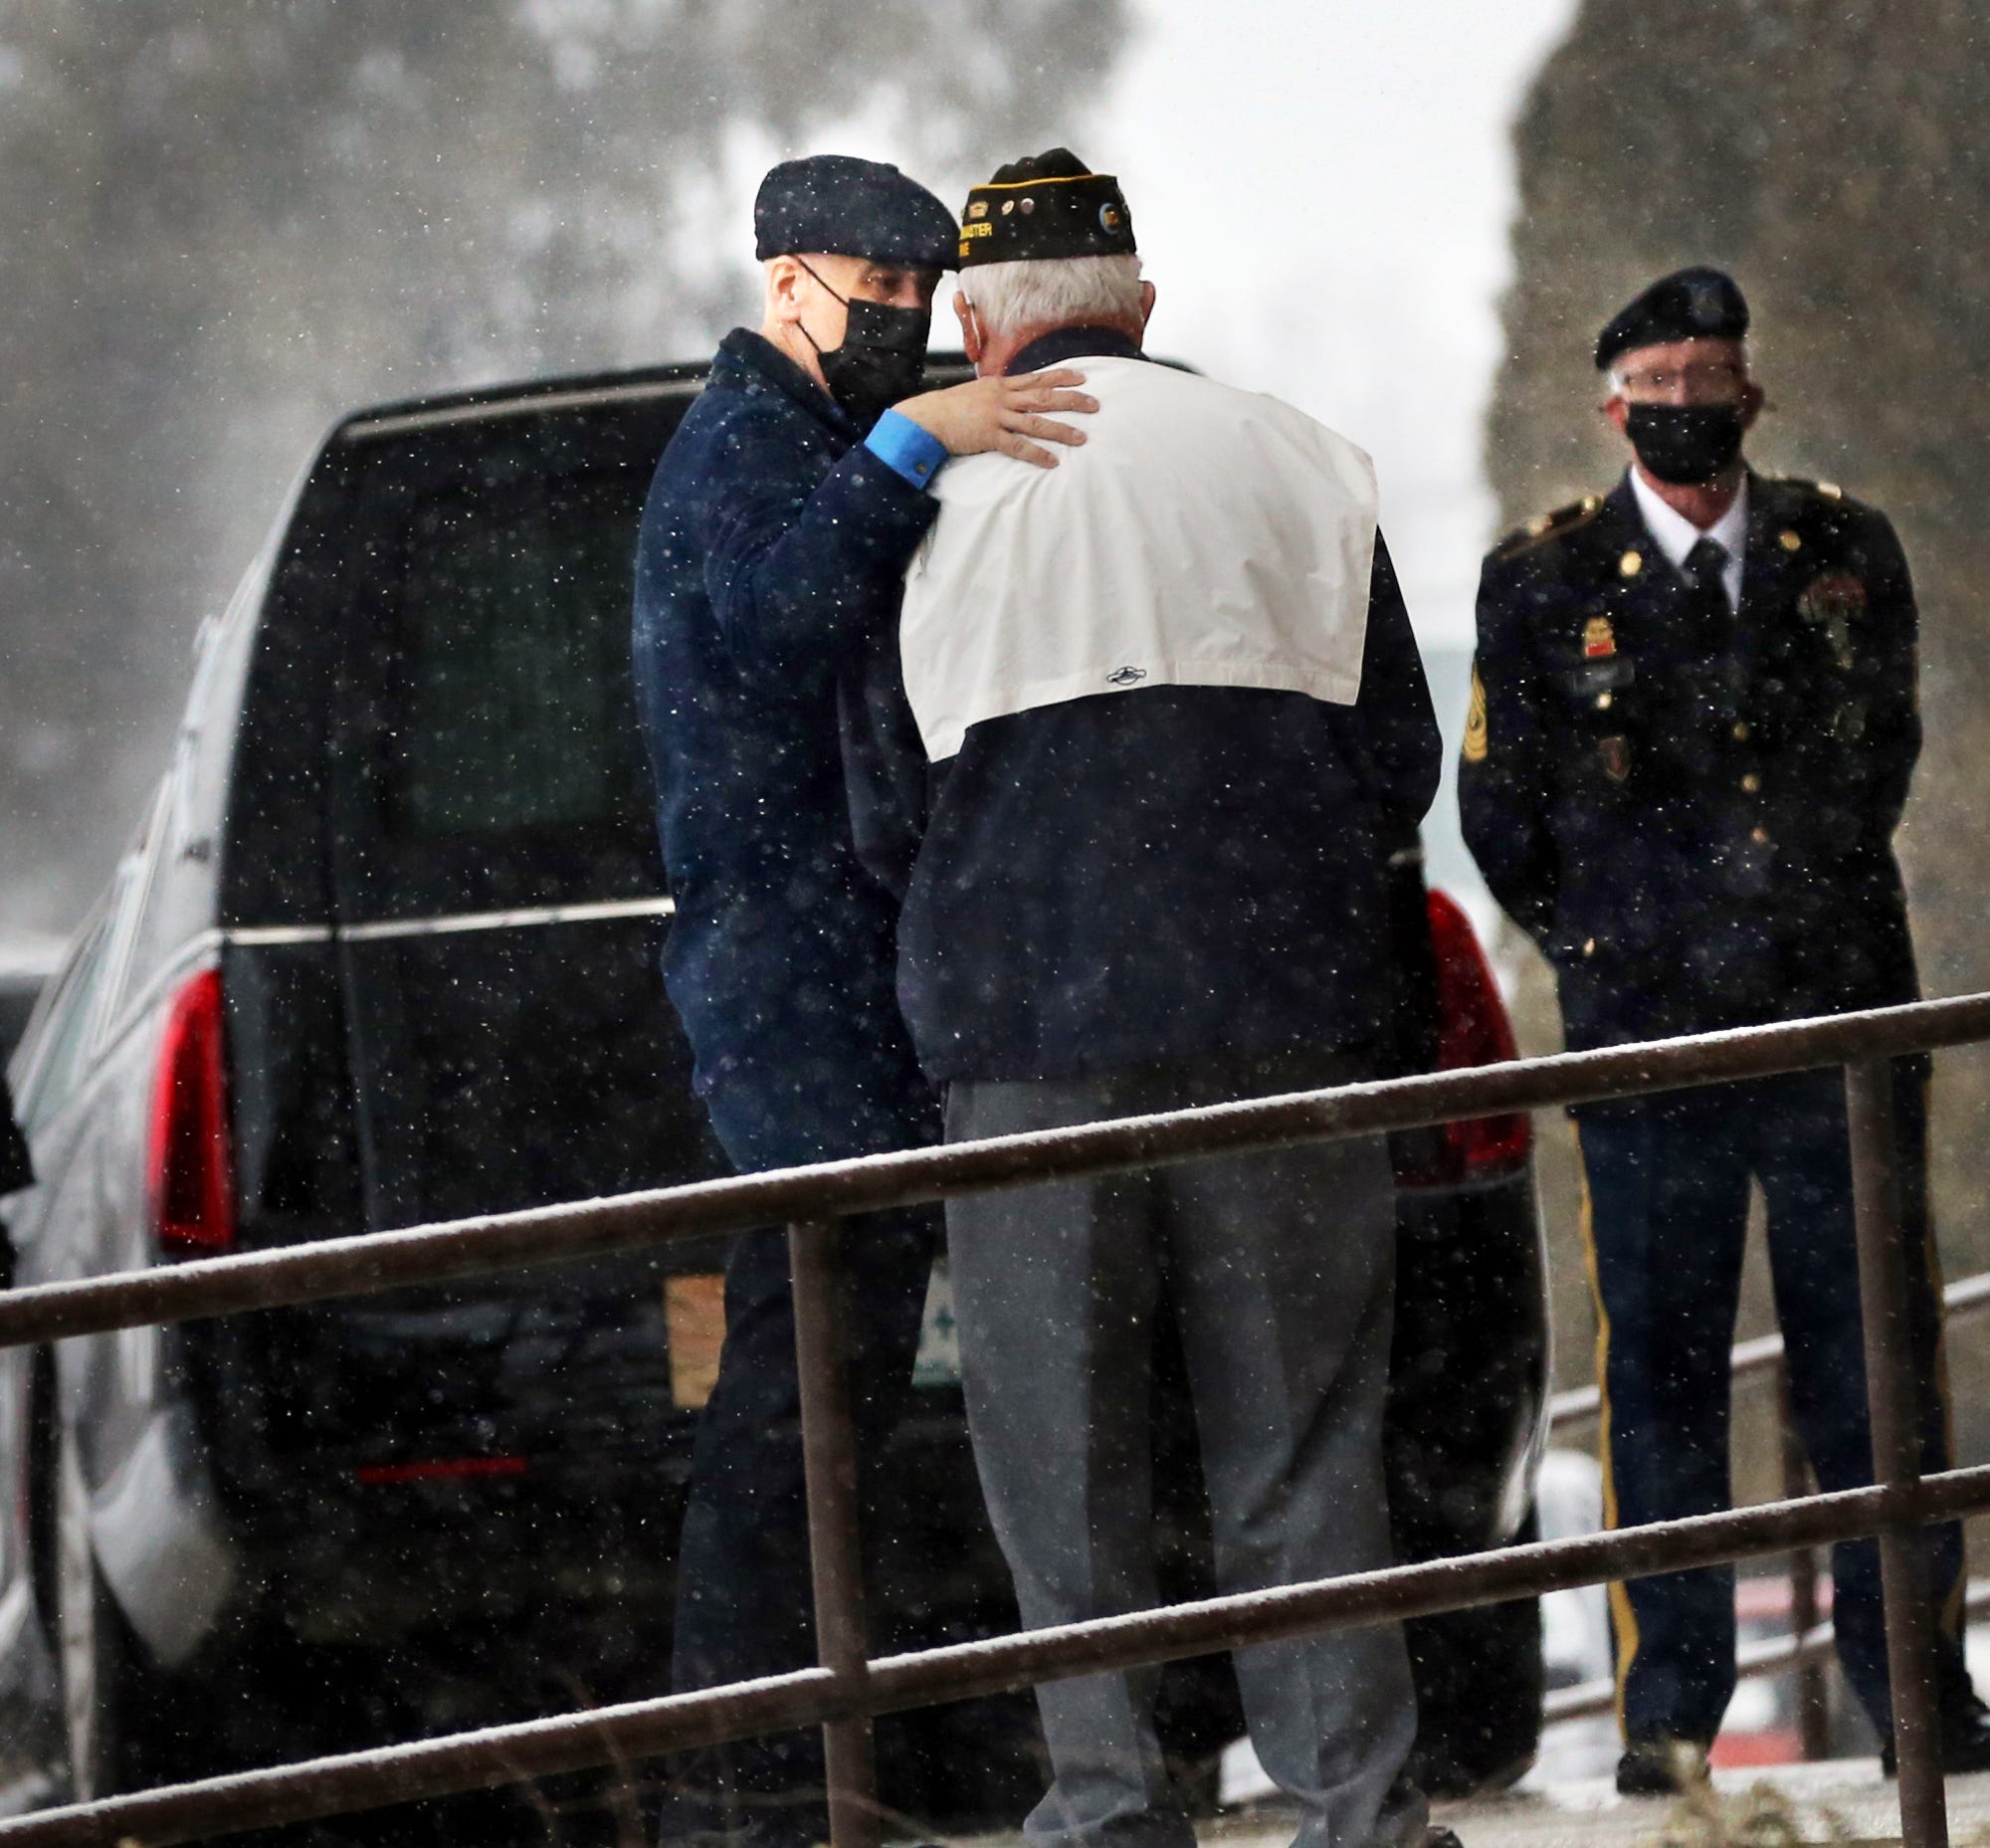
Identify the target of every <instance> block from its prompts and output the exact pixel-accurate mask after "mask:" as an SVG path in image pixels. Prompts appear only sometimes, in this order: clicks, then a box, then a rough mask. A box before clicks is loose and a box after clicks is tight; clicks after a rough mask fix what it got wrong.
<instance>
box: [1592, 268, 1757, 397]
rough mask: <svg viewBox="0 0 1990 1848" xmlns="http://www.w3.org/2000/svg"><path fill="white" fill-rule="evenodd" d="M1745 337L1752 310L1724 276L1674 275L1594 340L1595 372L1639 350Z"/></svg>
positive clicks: (1713, 272) (1664, 278)
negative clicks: (1646, 347) (1690, 342)
mask: <svg viewBox="0 0 1990 1848" xmlns="http://www.w3.org/2000/svg"><path fill="white" fill-rule="evenodd" d="M1747 331H1748V304H1747V302H1746V300H1745V299H1744V298H1743V297H1742V294H1741V291H1740V290H1739V289H1737V288H1736V287H1735V284H1734V279H1733V278H1732V277H1731V276H1729V275H1728V274H1727V273H1726V271H1724V270H1709V269H1707V268H1705V267H1704V266H1697V267H1695V268H1692V269H1690V270H1675V271H1674V272H1673V273H1672V275H1670V276H1662V277H1660V278H1659V280H1658V281H1657V282H1656V283H1654V284H1653V285H1652V286H1651V288H1649V289H1648V290H1646V291H1645V292H1644V294H1643V295H1641V296H1639V297H1638V298H1637V300H1636V301H1634V302H1631V303H1629V304H1627V305H1626V306H1625V307H1624V308H1620V309H1619V310H1618V311H1617V313H1616V314H1615V316H1613V317H1612V319H1611V321H1610V323H1609V325H1608V326H1606V327H1605V328H1604V329H1603V331H1602V332H1601V333H1599V334H1598V335H1597V336H1596V369H1597V370H1598V371H1599V372H1600V371H1602V370H1603V368H1604V367H1605V366H1607V365H1608V364H1609V363H1610V362H1611V360H1613V359H1615V358H1616V357H1617V355H1618V354H1619V353H1628V352H1630V351H1632V350H1633V349H1634V348H1636V347H1640V346H1661V345H1666V344H1669V343H1670V342H1672V341H1674V340H1738V339H1740V337H1741V336H1742V335H1743V334H1744V333H1746V332H1747Z"/></svg>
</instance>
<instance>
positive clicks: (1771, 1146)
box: [1459, 268, 1990, 1794]
mask: <svg viewBox="0 0 1990 1848" xmlns="http://www.w3.org/2000/svg"><path fill="white" fill-rule="evenodd" d="M1747 332H1748V307H1747V304H1746V302H1745V301H1744V300H1743V298H1742V295H1741V291H1740V290H1739V289H1738V288H1737V287H1736V286H1735V284H1734V282H1733V280H1732V279H1731V278H1729V277H1727V276H1725V275H1723V274H1722V273H1721V272H1720V271H1718V270H1712V269H1704V268H1695V269H1688V270H1681V271H1678V272H1677V273H1675V274H1673V275H1671V276H1667V277H1663V278H1661V279H1660V280H1659V281H1658V282H1656V283H1654V284H1653V285H1652V286H1651V287H1650V288H1648V289H1647V290H1645V291H1644V292H1643V293H1642V294H1640V295H1639V296H1638V297H1637V298H1636V299H1635V300H1634V301H1632V302H1631V303H1630V304H1629V305H1628V306H1627V307H1626V308H1623V310H1622V311H1621V312H1619V313H1618V314H1617V315H1615V316H1614V317H1613V318H1612V319H1611V320H1610V322H1609V323H1608V324H1607V325H1606V326H1605V327H1604V329H1603V331H1602V333H1601V335H1600V336H1599V337H1598V339H1597V343H1596V349H1595V361H1596V365H1597V368H1598V369H1599V370H1600V371H1602V372H1604V373H1605V374H1606V376H1607V378H1608V396H1607V398H1606V400H1605V402H1604V404H1603V407H1602V408H1603V414H1604V415H1605V416H1606V417H1607V418H1608V419H1609V421H1610V422H1611V424H1612V425H1613V426H1615V428H1616V429H1617V430H1618V431H1619V432H1620V433H1621V434H1622V435H1623V436H1624V437H1625V439H1626V441H1627V442H1628V444H1629V446H1630V450H1631V464H1630V468H1629V469H1628V471H1627V472H1626V474H1625V477H1624V479H1623V480H1622V481H1621V482H1619V483H1618V485H1617V486H1616V487H1615V488H1614V489H1613V490H1612V491H1611V492H1610V493H1609V494H1607V495H1602V496H1594V495H1593V496H1590V497H1589V498H1588V499H1586V500H1584V501H1581V502H1578V503H1575V504H1574V505H1572V506H1569V507H1565V508H1563V509H1561V510H1560V511H1559V512H1557V513H1546V514H1543V515H1542V516H1541V517H1540V518H1538V519H1536V520H1535V521H1533V522H1532V523H1531V524H1530V525H1528V526H1527V527H1525V528H1523V529H1522V530H1520V531H1518V532H1515V533H1513V534H1511V535H1510V536H1509V537H1508V538H1506V539H1505V540H1504V541H1503V542H1502V543H1501V544H1499V545H1498V546H1497V547H1496V548H1495V549H1494V550H1493V551H1492V554H1491V556H1490V557H1489V558H1488V559H1487V561H1486V568H1485V574H1484V577H1483V579H1482V581H1481V586H1480V593H1479V652H1478V658H1477V662H1476V665H1475V670H1474V676H1473V694H1472V711H1471V714H1470V716H1469V719H1468V721H1467V727H1466V738H1465V750H1464V763H1463V766H1462V769H1461V772H1460V781H1459V800H1460V805H1461V809H1462V811H1463V818H1464V824H1465V836H1466V840H1467V842H1468V843H1469V845H1470V846H1471V848H1472V851H1473V853H1474V855H1475V856H1476V858H1477V859H1478V861H1479V865H1480V868H1481V870H1482V871H1483V872H1484V873H1485V875H1486V881H1487V884H1488V885H1489V886H1491V888H1492V893H1493V896H1494V897H1495V898H1497V899H1498V901H1499V903H1500V904H1501V905H1502V906H1503V907H1504V908H1505V910H1506V912H1507V913H1508V914H1509V915H1510V916H1511V917H1512V918H1513V920H1514V921H1515V922H1516V923H1517V924H1520V926H1521V927H1522V928H1523V929H1525V930H1526V931H1527V932H1528V934H1529V935H1530V936H1532V937H1533V939H1534V941H1535V942H1536V943H1537V944H1538V945H1539V946H1540V948H1541V950H1542V952H1543V954H1545V955H1546V956H1547V958H1548V960H1549V961H1550V962H1551V963H1552V964H1553V965H1554V969H1555V973H1556V978H1557V983H1558V987H1559V992H1560V999H1561V1012H1562V1022H1563V1026H1564V1029H1565V1032H1566V1037H1567V1042H1568V1045H1569V1046H1570V1048H1571V1049H1576V1050H1580V1049H1583V1048H1587V1047H1593V1046H1608V1045H1615V1044H1623V1043H1626V1042H1630V1041H1636V1040H1648V1039H1661V1038H1666V1037H1669V1036H1673V1035H1678V1034H1686V1033H1698V1032H1706V1031H1711V1030H1714V1029H1718V1028H1722V1027H1738V1026H1747V1025H1754V1024H1758V1023H1761V1022H1766V1021H1775V1020H1793V1019H1799V1018H1803V1017H1805V1016H1810V1015H1820V1014H1834V1013H1840V1012H1844V1011H1847V1010H1850V1009H1855V1008H1866V1007H1880V1006H1886V1005H1890V1004H1892V1003H1896V1002H1905V1001H1912V1000H1915V999H1916V998H1918V992H1919V990H1918V985H1917V982H1916V978H1915V973H1914V959H1913V947H1912V943H1911V940H1910V937H1909V934H1908V928H1907V915H1906V901H1905V897H1904V894H1903V891H1902V887H1901V883H1900V874H1899V868H1898V866H1897V864H1896V863H1895V861H1894V857H1893V848H1892V836H1893V830H1894V828H1895V827H1896V825H1897V824H1898V822H1899V818H1900V810H1901V807H1902V805H1903V804H1904V802H1905V800H1906V795H1907V787H1908V783H1909V781H1910V779H1911V777H1912V774H1913V768H1914V761H1915V758H1916V756H1917V755H1918V753H1919V749H1920V719H1919V715H1918V711H1917V707H1916V697H1915V609H1914V594H1913V587H1912V583H1911V581H1910V579H1909V576H1908V572H1907V564H1906V559H1905V557H1904V556H1903V555H1902V553H1901V550H1900V544H1899V541H1898V539H1897V538H1895V537H1894V534H1893V529H1892V527H1891V525H1890V523H1889V522H1888V520H1887V519H1886V517H1885V515H1884V514H1882V513H1879V512H1877V511H1876V510H1874V509H1873V508H1870V507H1866V506H1863V505H1861V504H1860V503H1859V502H1857V501H1855V500H1853V499H1852V498H1851V497H1850V496H1848V495H1846V494H1844V493H1843V492H1842V491H1841V490H1839V489H1838V488H1835V487H1833V486H1831V485H1829V484H1826V483H1812V482H1802V481H1792V480H1776V479H1773V478H1771V477H1767V476H1763V475H1760V474H1757V473H1755V472H1754V471H1753V470H1751V469H1750V468H1748V466H1747V465H1746V464H1745V462H1744V461H1743V459H1742V453H1741V452H1742V443H1743V439H1744V437H1745V436H1746V434H1747V432H1748V431H1749V430H1750V429H1751V428H1752V427H1753V425H1754V423H1755V420H1756V418H1757V417H1758V416H1759V415H1760V413H1761V410H1762V405H1763V394H1762V390H1761V387H1760V386H1759V385H1757V384H1756V383H1755V381H1754V379H1753V378H1752V376H1751V375H1750V371H1749V364H1748V351H1747V346H1746V343H1745V339H1746V335H1747ZM1926 1089H1927V1062H1926V1060H1925V1059H1917V1060H1902V1061H1899V1062H1898V1063H1897V1065H1896V1068H1895V1105H1894V1110H1895V1118H1896V1121H1897V1125H1898V1129H1899V1134H1900V1140H1901V1145H1902V1154H1903V1160H1902V1164H1901V1165H1902V1173H1901V1196H1902V1198H1901V1205H1902V1211H1903V1216H1904V1218H1905V1221H1906V1224H1907V1227H1908V1230H1909V1238H1908V1241H1907V1243H1908V1261H1909V1270H1910V1273H1911V1291H1912V1323H1913V1326H1912V1335H1913V1338H1914V1341H1915V1343H1916V1346H1917V1349H1918V1353H1919V1357H1920V1361H1921V1366H1922V1395H1921V1430H1922V1467H1923V1468H1924V1469H1927V1470H1939V1469H1944V1468H1946V1467H1948V1460H1949V1432H1948V1415H1947V1406H1946V1403H1945V1399H1944V1389H1943V1383H1942V1369H1941V1360H1940V1330H1941V1320H1940V1299H1939V1296H1938V1293H1937V1285H1936V1279H1937V1278H1938V1276H1939V1270H1938V1267H1937V1265H1936V1263H1935V1259H1934V1251H1933V1240H1932V1230H1931V1227H1930V1224H1929V1220H1928V1210H1927V1184H1926V1159H1925V1149H1926V1117H1927V1096H1926ZM1573 1114H1574V1116H1575V1120H1576V1130H1577V1140H1578V1144H1579V1146H1580V1150H1581V1155H1582V1163H1583V1169H1584V1181H1585V1186H1584V1198H1585V1219H1586V1221H1587V1224H1586V1227H1585V1230H1586V1233H1587V1236H1588V1239H1589V1246H1590V1253H1589V1255H1590V1260H1591V1277H1592V1282H1593V1286H1594V1290H1595V1295H1596V1306H1597V1319H1598V1328H1599V1338H1598V1368H1599V1372H1600V1375H1601V1384H1602V1389H1603V1405H1604V1445H1603V1462H1604V1470H1605V1513H1606V1518H1607V1519H1608V1521H1609V1523H1610V1525H1612V1526H1626V1527H1628V1526H1634V1525H1637V1524H1640V1523H1644V1522H1650V1521H1666V1520H1672V1519H1675V1518H1677V1517H1681V1516H1687V1515H1698V1514H1707V1513H1711V1512H1714V1511H1715V1510H1718V1509H1722V1508H1725V1507H1726V1506H1727V1504H1728V1500H1729V1482H1728V1461H1727V1432H1728V1396H1729V1378H1728V1362H1727V1353H1728V1348H1729V1345H1730V1343H1731V1342H1732V1339H1733V1335H1734V1318H1735V1309H1736V1300H1737V1295H1738V1290H1739V1283H1740V1276H1741V1258H1742V1246H1743V1238H1744V1232H1745V1228H1746V1224H1747V1218H1748V1199H1749V1190H1750V1186H1751V1183H1752V1184H1753V1185H1755V1186H1758V1187H1759V1188H1760V1189H1761V1192H1762V1196H1763V1199H1764V1201H1765V1203H1766V1207H1767V1226H1768V1249H1769V1261H1770V1267H1771V1270H1772V1273H1773V1276H1774V1284H1775V1297H1776V1307H1777V1314H1778V1317H1779V1319H1780V1321H1781V1324H1782V1329H1783V1335H1784V1338H1785V1340H1786V1341H1787V1343H1788V1352H1789V1369H1790V1389H1791V1398H1792V1402H1793V1406H1794V1410H1795V1414H1796V1420H1797V1425H1798V1428H1799V1430H1800V1431H1801V1433H1802V1436H1803V1442H1804V1447H1805V1450H1806V1452H1807V1453H1808V1455H1809V1458H1810V1462H1811V1466H1812V1468H1813V1469H1814V1470H1815V1471H1816V1474H1817V1477H1818V1480H1819V1482H1820V1483H1821V1484H1822V1486H1823V1487H1824V1488H1826V1489H1849V1488H1854V1487H1857V1486H1860V1485H1863V1484H1866V1483H1868V1482H1870V1481H1871V1480H1872V1445H1871V1436H1870V1432H1869V1429H1868V1420H1867V1409H1866V1385H1865V1367H1864V1358H1863V1351H1862V1340H1861V1333H1860V1321H1859V1281H1858V1267H1857V1258H1856V1253H1855V1249H1854V1242H1853V1209H1852V1174H1851V1156H1850V1148H1849V1140H1848V1135H1847V1129H1846V1114H1845V1096H1844V1088H1843V1082H1842V1077H1841V1075H1840V1074H1839V1073H1837V1072H1836V1071H1822V1072H1806V1073H1796V1074H1791V1075H1789V1076H1785V1077H1778V1078H1770V1079H1763V1080H1759V1081H1755V1082H1752V1083H1747V1084H1737V1085H1721V1086H1714V1087H1707V1088H1703V1089H1699V1090H1694V1091H1689V1092H1680V1093H1677V1094H1674V1095H1671V1096H1666V1097H1656V1098H1641V1099H1633V1100H1627V1101H1623V1102H1613V1103H1608V1104H1594V1105H1585V1106H1582V1107H1579V1108H1578V1109H1577V1110H1576V1111H1575V1112H1574V1113H1573ZM1927 1548H1928V1564H1929V1574H1930V1577H1931V1580H1932V1586H1933V1598H1934V1602H1935V1606H1936V1610H1937V1613H1938V1616H1939V1618H1940V1623H1939V1639H1938V1652H1939V1657H1940V1664H1939V1693H1940V1701H1941V1713H1942V1741H1941V1745H1942V1757H1943V1762H1944V1764H1945V1766H1946V1767H1947V1768H1948V1769H1950V1770H1978V1769H1984V1768H1990V1719H1986V1715H1985V1711H1984V1708H1983V1705H1982V1703H1981V1702H1979V1701H1978V1700H1977V1699H1976V1696H1975V1694H1974V1692H1973V1690H1972V1689H1971V1687H1970V1684H1969V1678H1968V1675H1967V1673H1966V1671H1965V1669H1964V1667H1963V1660H1962V1650H1961V1646H1960V1642H1959V1640H1958V1634H1957V1629H1956V1619H1957V1617H1958V1615H1959V1597H1958V1595H1957V1594H1958V1593H1959V1590H1960V1582H1961V1567H1962V1540H1961V1533H1960V1530H1959V1529H1958V1528H1957V1527H1955V1526H1953V1525H1947V1526H1942V1527H1936V1528H1931V1529H1929V1530H1927ZM1833 1585H1834V1598H1833V1619H1834V1625H1835V1628H1836V1631H1837V1640H1838V1651H1839V1656H1840V1659H1841V1660H1842V1662H1843V1663H1844V1666H1845V1671H1846V1674H1847V1677H1848V1679H1849V1680H1850V1682H1851V1684H1852V1686H1853V1688H1854V1689H1855V1690H1856V1692H1857V1693H1858V1695H1859V1698H1860V1700H1861V1702H1862V1703H1863V1705H1864V1706H1865V1708H1866V1710H1867V1712H1868V1713H1869V1714H1870V1715H1871V1717H1872V1719H1873V1722H1874V1725H1875V1726H1876V1727H1877V1728H1878V1730H1879V1732H1880V1735H1881V1738H1882V1741H1883V1742H1885V1749H1886V1752H1887V1754H1888V1761H1889V1763H1890V1762H1891V1757H1890V1754H1891V1744H1890V1740H1891V1715H1890V1703H1889V1698H1888V1685H1887V1666H1886V1648H1885V1640H1884V1634H1883V1629H1882V1616H1881V1595H1880V1568H1879V1557H1878V1547H1877V1544H1876V1543H1875V1542H1874V1541H1872V1540H1857V1541H1851V1542H1847V1543H1844V1544H1841V1545H1840V1546H1838V1547H1837V1548H1836V1551H1835V1554H1834V1558H1833ZM1611 1612H1612V1620H1613V1621H1612V1627H1613V1632H1614V1637H1615V1643H1616V1651H1617V1672H1618V1688H1619V1697H1620V1698H1619V1720H1620V1723H1621V1725H1622V1727H1623V1731H1624V1741H1625V1749H1624V1755H1623V1757H1622V1759H1621V1761H1620V1763H1619V1767H1618V1773H1617V1782H1618V1788H1619V1789H1620V1790H1623V1791H1625V1792H1626V1793H1631V1794H1641V1793H1655V1792H1662V1791H1669V1790H1674V1789H1677V1788H1679V1787H1681V1786H1682V1785H1683V1784H1684V1783H1686V1782H1688V1781H1691V1780H1692V1779H1695V1778H1697V1777H1700V1776H1703V1775H1704V1770H1705V1764H1706V1753H1707V1748H1708V1747H1709V1746H1710V1745H1711V1744H1712V1742H1713V1738H1714V1735H1715V1734H1716V1733H1717V1732H1718V1730H1719V1727H1720V1720H1721V1715H1722V1714H1723V1712H1724V1711H1725V1709H1726V1706H1727V1702H1728V1698H1729V1696H1730V1695H1731V1694H1732V1692H1733V1689H1734V1680H1735V1674H1734V1574H1733V1570H1732V1568H1731V1567H1727V1566H1719V1567H1709V1568H1706V1569H1703V1570H1696V1571H1689V1572H1672V1573H1667V1574H1665V1575H1663V1576H1660V1577H1654V1578H1644V1579H1638V1580H1634V1581H1633V1582H1631V1583H1629V1584H1622V1585H1614V1586H1612V1587H1611Z"/></svg>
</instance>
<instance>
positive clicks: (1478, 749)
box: [1465, 661, 1486, 763]
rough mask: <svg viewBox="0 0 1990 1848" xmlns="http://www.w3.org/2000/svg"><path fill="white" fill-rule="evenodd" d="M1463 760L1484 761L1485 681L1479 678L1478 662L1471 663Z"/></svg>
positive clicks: (1471, 761) (1468, 761) (1470, 761)
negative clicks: (1470, 699) (1470, 692)
mask: <svg viewBox="0 0 1990 1848" xmlns="http://www.w3.org/2000/svg"><path fill="white" fill-rule="evenodd" d="M1465 761H1466V762H1467V763H1484V762H1485V761H1486V683H1485V682H1484V681H1483V680H1481V679H1480V678H1479V663H1478V662H1476V661H1475V662H1474V663H1473V664H1472V704H1471V706H1470V707H1468V708H1467V709H1466V714H1465Z"/></svg>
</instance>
